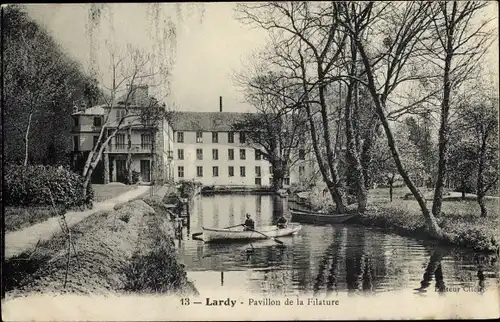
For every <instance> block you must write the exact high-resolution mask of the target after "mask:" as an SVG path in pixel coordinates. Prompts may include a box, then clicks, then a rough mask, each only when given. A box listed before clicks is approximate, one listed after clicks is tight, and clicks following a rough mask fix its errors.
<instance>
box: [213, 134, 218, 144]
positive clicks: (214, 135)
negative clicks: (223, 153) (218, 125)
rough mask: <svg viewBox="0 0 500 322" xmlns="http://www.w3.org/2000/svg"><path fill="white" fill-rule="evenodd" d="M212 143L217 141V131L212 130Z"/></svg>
mask: <svg viewBox="0 0 500 322" xmlns="http://www.w3.org/2000/svg"><path fill="white" fill-rule="evenodd" d="M212 143H219V133H217V132H212Z"/></svg>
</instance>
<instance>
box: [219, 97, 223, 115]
mask: <svg viewBox="0 0 500 322" xmlns="http://www.w3.org/2000/svg"><path fill="white" fill-rule="evenodd" d="M219 109H220V111H221V112H222V96H219Z"/></svg>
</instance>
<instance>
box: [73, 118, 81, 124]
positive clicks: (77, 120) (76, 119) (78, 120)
mask: <svg viewBox="0 0 500 322" xmlns="http://www.w3.org/2000/svg"><path fill="white" fill-rule="evenodd" d="M73 120H74V121H75V126H78V125H80V118H79V117H78V116H75V117H73Z"/></svg>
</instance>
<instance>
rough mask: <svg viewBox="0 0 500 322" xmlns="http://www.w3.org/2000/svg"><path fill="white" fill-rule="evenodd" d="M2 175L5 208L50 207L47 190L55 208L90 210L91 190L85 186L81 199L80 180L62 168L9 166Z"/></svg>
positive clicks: (92, 196)
mask: <svg viewBox="0 0 500 322" xmlns="http://www.w3.org/2000/svg"><path fill="white" fill-rule="evenodd" d="M4 173H5V178H4V180H5V181H4V182H5V191H4V202H5V204H6V205H8V206H40V205H51V204H52V203H51V199H50V193H49V190H48V189H47V188H49V189H50V192H51V193H52V197H53V199H54V203H55V204H56V205H58V206H63V207H65V208H73V207H81V206H92V200H93V199H94V191H93V190H92V186H91V185H90V184H89V185H88V187H87V194H86V197H85V199H84V198H83V196H82V195H83V182H84V179H83V177H82V176H80V175H78V174H76V173H74V172H72V171H69V170H67V169H64V168H62V167H54V166H43V165H34V166H27V167H24V166H20V165H10V166H7V167H6V168H5V172H4Z"/></svg>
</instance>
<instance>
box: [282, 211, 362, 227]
mask: <svg viewBox="0 0 500 322" xmlns="http://www.w3.org/2000/svg"><path fill="white" fill-rule="evenodd" d="M290 213H291V214H292V220H293V221H296V222H302V223H309V224H341V223H343V222H346V221H347V220H349V219H351V218H353V217H355V216H357V214H328V213H325V212H317V211H308V210H301V209H296V208H291V209H290Z"/></svg>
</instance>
